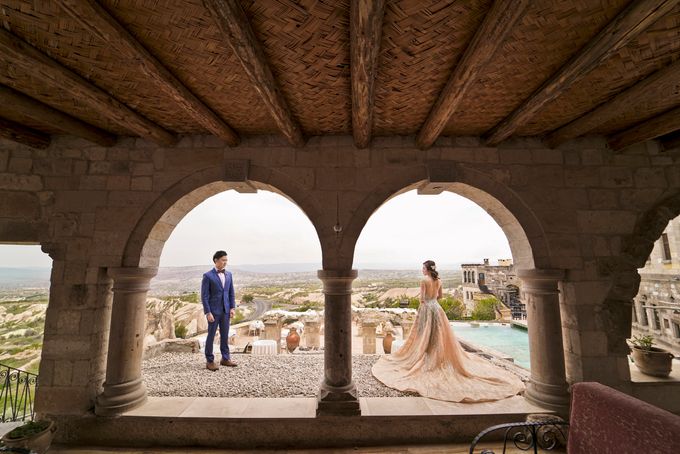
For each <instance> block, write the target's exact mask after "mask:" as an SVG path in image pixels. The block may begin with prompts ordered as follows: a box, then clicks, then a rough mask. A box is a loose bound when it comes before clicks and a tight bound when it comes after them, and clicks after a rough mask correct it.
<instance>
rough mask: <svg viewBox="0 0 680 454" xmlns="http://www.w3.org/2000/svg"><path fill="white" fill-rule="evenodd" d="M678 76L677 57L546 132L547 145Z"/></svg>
mask: <svg viewBox="0 0 680 454" xmlns="http://www.w3.org/2000/svg"><path fill="white" fill-rule="evenodd" d="M678 80H680V61H676V62H675V63H673V64H671V65H669V66H666V67H665V68H663V69H661V70H659V71H656V72H654V73H653V74H652V75H651V76H648V77H646V78H644V79H643V80H641V81H640V82H638V83H637V84H635V85H633V86H632V87H630V88H628V89H626V90H624V91H622V92H621V93H619V94H617V95H616V96H615V97H614V98H613V99H611V100H610V101H608V102H606V103H604V104H601V105H600V106H599V107H597V108H596V109H594V110H592V111H590V112H589V113H587V114H585V115H584V116H582V117H580V118H577V119H576V120H574V121H572V122H571V123H569V124H567V125H565V126H562V127H561V128H559V129H557V130H556V131H554V132H552V133H550V134H549V135H548V137H547V142H548V145H550V146H551V147H553V148H554V147H557V146H559V145H560V144H562V143H564V142H566V141H567V140H569V139H573V138H574V137H579V136H582V135H584V134H587V133H588V132H590V131H592V130H593V129H595V128H596V127H598V126H599V125H601V124H604V123H606V122H608V121H609V120H612V119H613V118H616V117H617V116H619V115H621V113H622V112H626V111H627V110H630V109H631V108H635V106H637V105H639V104H640V103H641V102H643V101H644V99H645V98H646V97H647V96H648V94H649V92H650V90H652V89H654V88H655V87H661V86H668V87H671V88H672V89H674V88H676V84H677V81H678Z"/></svg>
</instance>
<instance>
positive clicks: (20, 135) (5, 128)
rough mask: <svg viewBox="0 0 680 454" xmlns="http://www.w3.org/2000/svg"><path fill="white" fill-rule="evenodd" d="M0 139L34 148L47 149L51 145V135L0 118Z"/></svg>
mask: <svg viewBox="0 0 680 454" xmlns="http://www.w3.org/2000/svg"><path fill="white" fill-rule="evenodd" d="M0 137H2V138H4V139H7V140H11V141H13V142H17V143H21V144H24V145H28V146H29V147H33V148H47V147H48V146H49V145H50V136H49V134H45V133H44V132H40V131H36V130H35V129H31V128H27V127H26V126H22V125H20V124H19V123H15V122H13V121H9V120H5V119H4V118H0Z"/></svg>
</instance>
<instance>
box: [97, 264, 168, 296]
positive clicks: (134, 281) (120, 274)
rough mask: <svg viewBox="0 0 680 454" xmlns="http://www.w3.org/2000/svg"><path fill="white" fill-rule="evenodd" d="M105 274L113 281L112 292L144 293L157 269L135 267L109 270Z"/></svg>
mask: <svg viewBox="0 0 680 454" xmlns="http://www.w3.org/2000/svg"><path fill="white" fill-rule="evenodd" d="M107 274H108V275H109V277H110V278H111V279H113V291H114V292H115V291H129V292H146V291H147V290H149V284H150V282H151V279H152V278H153V277H154V276H156V274H158V268H155V267H149V268H140V267H136V266H130V267H118V268H109V269H108V270H107Z"/></svg>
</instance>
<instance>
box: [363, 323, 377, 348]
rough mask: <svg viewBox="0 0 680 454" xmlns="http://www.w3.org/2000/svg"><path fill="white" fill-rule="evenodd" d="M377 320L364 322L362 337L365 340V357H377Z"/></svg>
mask: <svg viewBox="0 0 680 454" xmlns="http://www.w3.org/2000/svg"><path fill="white" fill-rule="evenodd" d="M376 325H377V324H376V322H375V320H364V322H363V329H362V332H361V336H362V338H363V352H364V355H375V336H376V334H375V328H376Z"/></svg>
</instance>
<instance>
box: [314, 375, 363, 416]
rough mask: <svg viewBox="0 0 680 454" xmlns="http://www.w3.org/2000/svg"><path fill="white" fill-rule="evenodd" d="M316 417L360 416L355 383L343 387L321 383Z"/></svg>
mask: <svg viewBox="0 0 680 454" xmlns="http://www.w3.org/2000/svg"><path fill="white" fill-rule="evenodd" d="M316 415H317V416H360V415H361V406H360V405H359V399H358V398H357V388H356V386H355V385H354V382H351V383H350V384H349V385H347V386H342V387H337V386H331V385H328V384H326V383H321V387H320V389H319V400H318V403H317V406H316Z"/></svg>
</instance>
